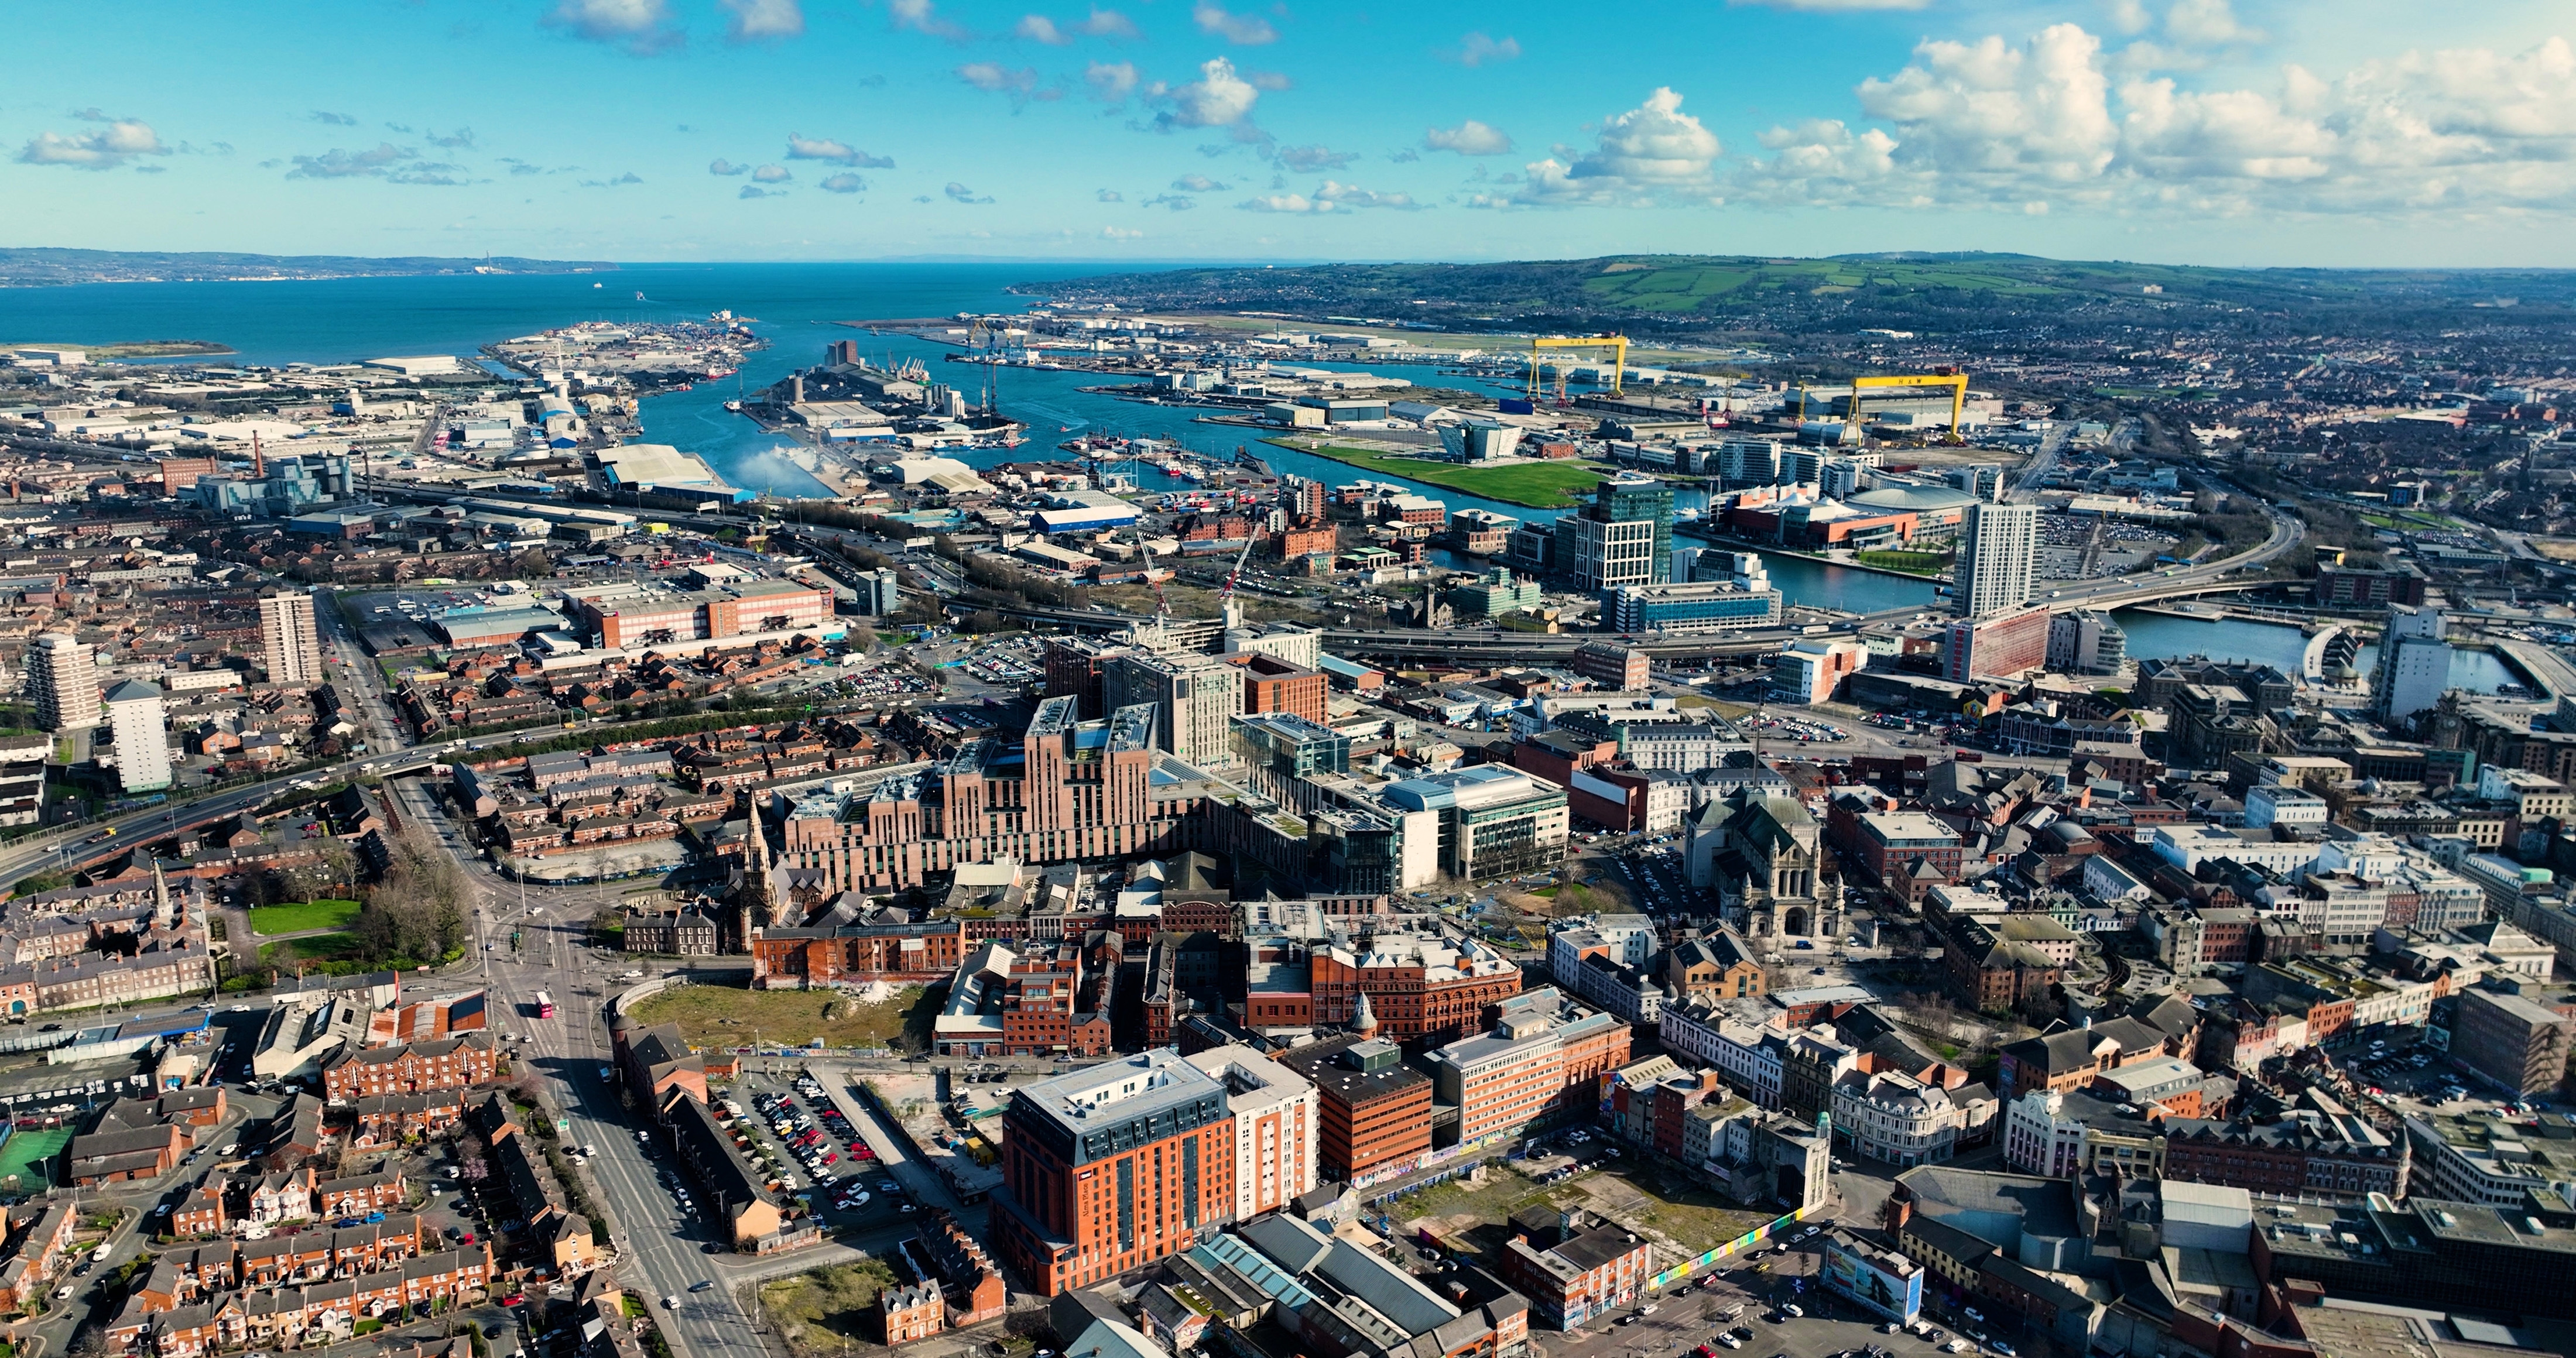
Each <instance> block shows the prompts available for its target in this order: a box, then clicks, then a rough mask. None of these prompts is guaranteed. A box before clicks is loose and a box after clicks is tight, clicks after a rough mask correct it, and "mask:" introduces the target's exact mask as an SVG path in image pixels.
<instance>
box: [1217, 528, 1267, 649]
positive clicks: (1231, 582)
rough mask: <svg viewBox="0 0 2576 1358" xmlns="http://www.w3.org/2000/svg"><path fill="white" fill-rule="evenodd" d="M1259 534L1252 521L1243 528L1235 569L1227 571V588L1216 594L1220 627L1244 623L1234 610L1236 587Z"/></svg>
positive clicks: (1237, 625) (1236, 554)
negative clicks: (1240, 547)
mask: <svg viewBox="0 0 2576 1358" xmlns="http://www.w3.org/2000/svg"><path fill="white" fill-rule="evenodd" d="M1257 536H1259V535H1258V534H1257V533H1255V532H1254V531H1253V528H1252V525H1251V523H1250V522H1249V521H1246V522H1245V524H1244V528H1243V550H1242V551H1240V552H1237V553H1235V554H1234V569H1232V570H1230V571H1227V572H1226V573H1225V588H1223V589H1221V590H1218V591H1217V594H1216V611H1217V625H1218V626H1220V627H1240V626H1242V625H1243V620H1242V619H1241V618H1240V617H1237V616H1236V615H1235V611H1234V587H1235V585H1236V584H1238V583H1240V582H1241V581H1242V579H1243V563H1244V562H1246V561H1249V560H1251V559H1252V543H1253V539H1254V538H1255V537H1257Z"/></svg>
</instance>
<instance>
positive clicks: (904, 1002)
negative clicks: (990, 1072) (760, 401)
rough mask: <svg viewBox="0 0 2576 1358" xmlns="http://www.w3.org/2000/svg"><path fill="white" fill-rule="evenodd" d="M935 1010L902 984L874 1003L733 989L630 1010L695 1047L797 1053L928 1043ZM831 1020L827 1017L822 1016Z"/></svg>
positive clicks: (653, 999) (676, 993)
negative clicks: (818, 1043)
mask: <svg viewBox="0 0 2576 1358" xmlns="http://www.w3.org/2000/svg"><path fill="white" fill-rule="evenodd" d="M938 1009H939V1007H938V1005H937V1004H936V1003H935V1002H933V1001H931V1000H930V998H929V992H928V991H926V990H924V989H923V988H922V987H920V986H917V985H916V986H905V987H903V988H902V989H901V990H899V991H897V992H895V994H894V996H893V998H891V999H888V1000H886V1001H884V1002H883V1003H879V1004H861V1003H859V1002H857V1001H855V1000H853V999H851V998H849V997H848V996H846V995H843V994H841V993H840V992H838V991H832V990H736V989H734V988H732V987H730V986H706V985H688V986H674V987H672V988H671V989H669V990H665V991H663V992H662V993H661V994H658V995H653V996H648V997H647V998H646V999H645V1000H644V1002H643V1003H641V1004H638V1005H636V1006H635V1018H636V1021H637V1022H639V1023H648V1024H649V1023H676V1024H678V1025H680V1035H681V1036H682V1037H684V1038H686V1039H688V1041H689V1042H690V1043H691V1044H693V1045H696V1046H700V1047H747V1046H750V1045H752V1044H753V1043H754V1042H755V1041H757V1042H758V1043H760V1044H761V1045H763V1046H789V1047H801V1046H803V1045H805V1044H807V1043H809V1042H812V1041H813V1040H814V1039H816V1038H821V1039H822V1040H823V1045H825V1046H827V1047H896V1046H906V1044H907V1041H908V1042H909V1046H908V1047H907V1049H908V1050H919V1049H920V1048H921V1046H923V1045H924V1044H926V1043H927V1041H928V1039H929V1035H930V1021H931V1019H932V1018H934V1017H936V1016H937V1014H938ZM827 1010H828V1011H829V1012H830V1016H829V1017H826V1016H825V1015H826V1011H827Z"/></svg>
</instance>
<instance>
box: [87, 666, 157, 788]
mask: <svg viewBox="0 0 2576 1358" xmlns="http://www.w3.org/2000/svg"><path fill="white" fill-rule="evenodd" d="M101 701H102V702H103V703H104V704H105V705H106V707H107V721H108V726H109V728H110V729H112V730H114V731H115V732H116V778H117V782H119V783H120V784H122V785H123V786H124V788H125V790H126V791H128V792H158V791H160V790H161V789H163V788H166V787H168V786H170V735H169V730H168V722H167V720H166V719H165V718H164V716H163V713H162V707H161V690H160V688H159V687H158V686H157V685H153V684H147V683H145V682H143V681H142V680H140V679H121V680H118V681H117V684H116V686H115V687H114V688H111V689H109V690H108V691H107V695H106V696H105V697H104V698H103V699H101Z"/></svg>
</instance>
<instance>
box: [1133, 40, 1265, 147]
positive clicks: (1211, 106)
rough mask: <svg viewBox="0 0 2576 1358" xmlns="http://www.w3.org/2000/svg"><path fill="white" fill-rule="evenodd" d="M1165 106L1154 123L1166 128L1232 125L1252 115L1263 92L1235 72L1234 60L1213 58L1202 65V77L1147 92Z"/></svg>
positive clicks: (1168, 129) (1200, 69)
mask: <svg viewBox="0 0 2576 1358" xmlns="http://www.w3.org/2000/svg"><path fill="white" fill-rule="evenodd" d="M1147 92H1148V93H1149V94H1151V95H1153V96H1154V97H1155V98H1156V99H1158V100H1160V101H1162V102H1163V103H1165V104H1166V105H1168V107H1166V108H1165V109H1164V110H1163V111H1162V112H1161V113H1159V114H1157V115H1155V118H1154V125H1155V126H1156V127H1158V128H1161V129H1163V130H1164V131H1170V130H1171V129H1173V128H1175V127H1232V126H1234V125H1235V124H1237V123H1240V122H1242V121H1243V120H1244V119H1246V118H1249V117H1251V116H1252V106H1253V104H1254V103H1255V102H1256V101H1258V100H1259V99H1260V98H1261V91H1260V90H1258V89H1255V88H1253V86H1252V83H1251V82H1250V81H1248V80H1245V79H1244V78H1243V77H1241V76H1239V75H1236V74H1235V73H1234V63H1233V62H1231V61H1228V60H1226V59H1225V58H1223V57H1210V58H1208V59H1207V60H1206V61H1204V62H1202V63H1200V65H1199V78H1198V79H1196V80H1193V81H1191V82H1189V83H1188V84H1186V85H1175V86H1170V87H1165V86H1163V85H1161V84H1159V83H1157V84H1156V85H1155V86H1154V87H1153V88H1152V89H1150V90H1148V91H1147Z"/></svg>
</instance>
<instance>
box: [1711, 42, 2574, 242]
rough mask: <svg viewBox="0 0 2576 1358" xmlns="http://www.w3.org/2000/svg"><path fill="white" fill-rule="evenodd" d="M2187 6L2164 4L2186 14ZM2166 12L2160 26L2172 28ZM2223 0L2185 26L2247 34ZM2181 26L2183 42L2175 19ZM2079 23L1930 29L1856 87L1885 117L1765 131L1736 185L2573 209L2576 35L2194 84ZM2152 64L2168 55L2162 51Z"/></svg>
mask: <svg viewBox="0 0 2576 1358" xmlns="http://www.w3.org/2000/svg"><path fill="white" fill-rule="evenodd" d="M2180 8H2181V7H2180V6H2177V7H2176V10H2177V11H2179V10H2180ZM2174 13H2175V11H2169V12H2168V15H2167V23H2168V28H2169V30H2171V29H2173V28H2175V27H2176V25H2175V23H2174ZM2231 25H2234V20H2233V18H2232V17H2230V16H2229V15H2228V12H2227V11H2226V10H2225V9H2224V7H2210V6H2202V7H2199V8H2198V9H2196V10H2194V11H2193V12H2192V14H2191V17H2189V18H2188V19H2186V20H2185V22H2184V23H2183V24H2182V25H2181V27H2184V28H2187V29H2188V30H2189V32H2190V34H2191V35H2192V37H2193V38H2194V40H2196V41H2203V42H2237V41H2248V40H2251V39H2248V38H2246V37H2245V34H2247V33H2248V32H2250V30H2245V29H2243V28H2242V27H2241V26H2231ZM2174 36H2176V37H2180V36H2182V35H2181V34H2179V33H2176V34H2174ZM2143 45H2144V44H2132V45H2131V47H2130V48H2129V49H2126V50H2124V51H2121V52H2106V51H2105V50H2104V47H2103V44H2102V43H2101V41H2100V40H2099V39H2098V38H2096V37H2095V36H2094V35H2093V34H2091V33H2088V32H2086V31H2085V30H2083V29H2082V28H2080V27H2078V26H2076V25H2073V24H2058V25H2055V26H2052V27H2050V28H2047V29H2044V30H2042V31H2041V32H2040V33H2038V34H2036V35H2034V36H2032V37H2031V38H2029V39H2028V40H2027V41H2025V42H2023V43H2021V44H2020V45H2018V46H2015V45H2010V44H2007V43H2006V42H2005V41H2004V40H2003V39H2002V38H2001V37H1999V36H1990V37H1987V38H1985V39H1982V40H1980V41H1977V42H1973V43H1957V42H1946V41H1927V42H1925V43H1923V44H1921V45H1919V46H1918V47H1917V48H1916V49H1915V54H1914V60H1913V61H1912V62H1911V63H1909V64H1908V65H1907V66H1906V67H1905V68H1904V69H1903V70H1901V71H1898V72H1897V73H1895V74H1894V75H1891V76H1887V77H1885V78H1883V79H1871V80H1867V81H1864V82H1862V84H1861V85H1860V87H1859V89H1858V91H1857V94H1858V96H1859V103H1860V106H1861V110H1862V112H1864V113H1865V114H1867V115H1868V116H1869V118H1870V119H1871V120H1874V121H1875V122H1877V123H1879V124H1882V126H1878V127H1861V126H1856V125H1853V124H1850V123H1846V122H1845V121H1843V120H1840V119H1820V120H1815V121H1811V122H1807V123H1803V124H1798V125H1795V126H1789V127H1780V128H1774V129H1772V130H1771V131H1769V132H1766V133H1764V134H1762V135H1761V136H1760V137H1759V138H1758V140H1759V141H1760V142H1761V144H1762V146H1763V147H1764V148H1765V149H1766V150H1767V151H1768V152H1770V154H1769V155H1768V156H1767V157H1757V158H1755V159H1754V160H1753V161H1752V162H1750V163H1748V164H1746V165H1744V166H1743V167H1741V169H1740V170H1739V172H1738V173H1737V175H1736V176H1735V178H1734V180H1733V182H1732V189H1733V191H1734V192H1735V193H1737V194H1738V195H1740V196H1744V197H1751V198H1756V199H1762V200H1768V201H1776V202H1780V203H1784V204H1811V203H1870V204H1880V205H1932V204H1954V205H1985V206H1991V207H1994V208H1997V209H2000V210H2007V211H2022V212H2030V211H2034V210H2036V209H2039V208H2045V207H2049V206H2051V205H2053V206H2055V207H2057V208H2061V209H2062V208H2071V207H2093V208H2101V209H2105V210H2137V211H2160V210H2161V211H2176V212H2188V213H2192V214H2195V215H2198V216H2203V217H2207V216H2211V215H2226V214H2230V213H2246V212H2265V211H2268V212H2301V213H2318V214H2326V213H2343V212H2372V213H2406V212H2424V211H2441V212H2444V213H2457V212H2462V211H2481V210H2523V211H2533V210H2557V211H2564V210H2567V209H2570V208H2576V48H2571V47H2570V45H2569V44H2568V42H2567V41H2566V40H2565V39H2561V38H2551V39H2549V40H2547V41H2545V42H2542V43H2541V44H2539V45H2538V46H2536V47H2533V48H2531V49H2530V50H2528V51H2525V52H2522V53H2520V54H2515V55H2507V54H2504V53H2499V52H2496V51H2493V50H2489V49H2485V48H2463V49H2453V50H2447V51H2430V52H2426V51H2416V52H2409V53H2407V54H2405V55H2404V56H2401V57H2398V58H2395V59H2393V60H2386V61H2374V62H2368V63H2364V64H2362V65H2360V66H2356V67H2354V68H2352V69H2351V70H2349V71H2347V72H2345V73H2344V74H2343V75H2341V76H2340V77H2336V78H2331V79H2329V78H2327V77H2324V76H2320V75H2318V74H2316V73H2314V72H2311V71H2309V70H2307V69H2305V68H2303V67H2300V66H2296V65H2293V66H2287V67H2284V68H2283V70H2282V72H2281V75H2280V78H2279V80H2278V82H2277V84H2275V85H2272V86H2271V87H2268V88H2241V87H2231V86H2227V85H2223V84H2209V85H2196V84H2195V83H2193V82H2190V81H2187V80H2185V79H2182V78H2178V77H2177V76H2176V75H2174V74H2171V73H2157V72H2155V71H2153V70H2152V69H2150V70H2148V71H2146V72H2144V73H2134V74H2132V75H2131V76H2130V77H2129V78H2126V79H2119V80H2116V81H2115V80H2114V78H2113V70H2114V69H2115V68H2117V69H2123V70H2131V71H2133V72H2134V71H2135V63H2136V62H2137V61H2138V58H2136V57H2135V56H2134V55H2133V53H2134V52H2135V51H2136V49H2137V48H2138V47H2141V46H2143ZM2157 59H2158V60H2175V61H2177V62H2178V61H2179V59H2175V58H2169V57H2164V56H2161V55H2160V56H2159V57H2158V58H2157Z"/></svg>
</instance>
